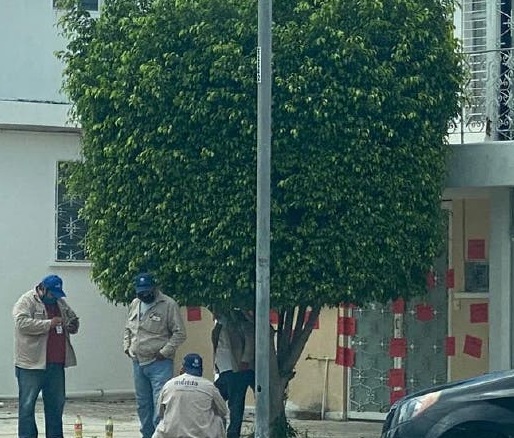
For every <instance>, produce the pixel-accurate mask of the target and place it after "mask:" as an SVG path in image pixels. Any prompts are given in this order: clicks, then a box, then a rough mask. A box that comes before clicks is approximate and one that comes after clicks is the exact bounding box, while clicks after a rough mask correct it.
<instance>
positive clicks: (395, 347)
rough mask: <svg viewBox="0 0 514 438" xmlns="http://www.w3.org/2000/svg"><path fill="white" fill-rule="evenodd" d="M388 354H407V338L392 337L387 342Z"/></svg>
mask: <svg viewBox="0 0 514 438" xmlns="http://www.w3.org/2000/svg"><path fill="white" fill-rule="evenodd" d="M389 356H390V357H405V356H407V339H405V338H393V339H391V341H390V342H389Z"/></svg>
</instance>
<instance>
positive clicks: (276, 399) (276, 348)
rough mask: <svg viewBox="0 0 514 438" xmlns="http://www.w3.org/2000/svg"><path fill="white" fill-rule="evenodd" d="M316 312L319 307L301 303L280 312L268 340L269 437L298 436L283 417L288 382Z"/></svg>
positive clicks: (293, 373)
mask: <svg viewBox="0 0 514 438" xmlns="http://www.w3.org/2000/svg"><path fill="white" fill-rule="evenodd" d="M307 312H309V313H307ZM319 313H320V307H314V308H312V309H311V310H310V311H308V310H307V308H306V307H302V306H300V307H298V308H292V309H287V310H284V311H282V312H280V317H279V323H278V327H277V331H276V333H274V334H273V336H272V339H271V341H272V342H270V368H269V379H270V392H269V397H270V438H286V437H294V436H297V434H296V432H295V430H294V429H293V428H292V427H291V426H290V424H289V422H288V421H287V417H286V411H285V408H286V401H287V386H288V384H289V381H290V380H291V379H292V378H293V377H294V375H295V371H294V368H295V367H296V363H297V362H298V359H299V358H300V355H301V353H302V351H303V349H304V348H305V344H306V343H307V340H308V339H309V336H310V334H311V333H312V328H313V326H314V322H315V321H316V320H317V318H318V316H319ZM275 343H276V345H275Z"/></svg>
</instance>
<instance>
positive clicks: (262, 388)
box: [255, 0, 272, 438]
mask: <svg viewBox="0 0 514 438" xmlns="http://www.w3.org/2000/svg"><path fill="white" fill-rule="evenodd" d="M271 1H272V0H258V9H259V14H258V42H257V45H258V47H257V242H256V243H257V248H256V279H257V290H256V296H255V332H256V333H255V341H256V342H255V350H256V351H255V353H256V354H255V357H256V361H255V365H256V366H255V397H256V406H255V437H256V438H269V436H270V434H269V406H270V400H269V350H270V329H269V310H270V298H269V292H270V216H271V214H270V175H271V171H270V167H271V166H270V163H271Z"/></svg>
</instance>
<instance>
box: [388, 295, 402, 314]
mask: <svg viewBox="0 0 514 438" xmlns="http://www.w3.org/2000/svg"><path fill="white" fill-rule="evenodd" d="M391 311H392V312H393V313H405V301H404V300H403V298H398V299H396V300H394V301H393V303H392V305H391Z"/></svg>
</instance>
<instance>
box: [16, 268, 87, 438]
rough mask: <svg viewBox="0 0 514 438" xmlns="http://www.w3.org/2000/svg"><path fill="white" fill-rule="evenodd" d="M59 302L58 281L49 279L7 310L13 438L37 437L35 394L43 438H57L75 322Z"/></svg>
mask: <svg viewBox="0 0 514 438" xmlns="http://www.w3.org/2000/svg"><path fill="white" fill-rule="evenodd" d="M65 296H66V294H65V293H64V291H63V290H62V279H61V278H60V277H59V276H57V275H53V274H52V275H48V276H46V277H44V278H43V279H42V280H41V282H40V283H39V284H37V285H36V286H35V287H34V289H32V290H30V291H28V292H26V293H25V294H23V295H22V296H21V297H20V298H19V299H18V301H17V302H16V304H15V305H14V308H13V312H12V313H13V318H14V327H15V337H14V344H15V359H14V363H15V367H16V369H15V371H16V378H17V380H18V388H19V392H18V394H19V405H18V438H35V437H37V436H38V430H37V425H36V419H35V405H36V400H37V398H38V395H39V393H40V392H42V395H43V407H44V411H45V429H46V436H47V437H49V438H63V428H62V414H63V410H64V402H65V392H66V391H65V377H64V368H65V367H68V366H74V365H76V364H77V360H76V357H75V352H74V351H73V347H72V346H71V342H70V334H75V333H77V331H78V328H79V320H78V317H77V315H76V314H75V312H74V311H73V310H72V309H71V307H70V306H69V305H68V304H67V303H66V301H65V300H64V299H63V298H64V297H65Z"/></svg>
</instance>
